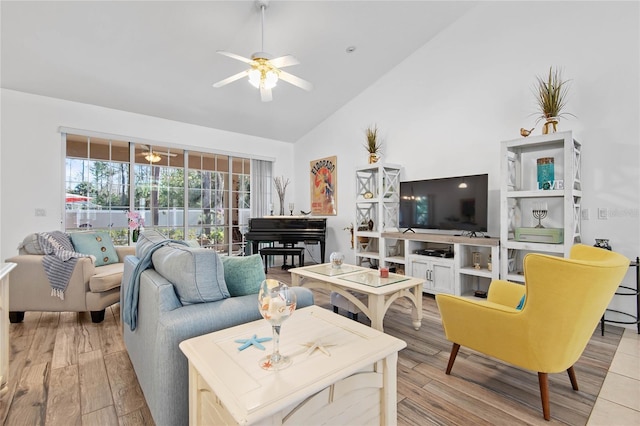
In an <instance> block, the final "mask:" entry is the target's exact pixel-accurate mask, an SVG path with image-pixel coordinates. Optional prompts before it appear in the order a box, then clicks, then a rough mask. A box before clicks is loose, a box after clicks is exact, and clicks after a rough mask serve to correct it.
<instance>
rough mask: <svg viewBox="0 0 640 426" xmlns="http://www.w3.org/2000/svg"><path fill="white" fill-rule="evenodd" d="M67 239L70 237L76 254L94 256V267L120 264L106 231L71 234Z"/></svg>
mask: <svg viewBox="0 0 640 426" xmlns="http://www.w3.org/2000/svg"><path fill="white" fill-rule="evenodd" d="M69 237H71V243H72V244H73V248H74V250H75V251H76V252H78V253H82V254H90V255H93V256H95V258H96V262H95V265H96V266H103V265H110V264H112V263H118V262H120V259H118V253H117V252H116V248H115V247H114V246H113V241H111V236H110V235H109V232H107V231H96V232H72V233H70V234H69Z"/></svg>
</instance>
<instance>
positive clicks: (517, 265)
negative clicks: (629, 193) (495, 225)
mask: <svg viewBox="0 0 640 426" xmlns="http://www.w3.org/2000/svg"><path fill="white" fill-rule="evenodd" d="M580 155H581V144H580V143H579V142H578V141H576V140H575V139H574V138H573V134H572V132H570V131H568V132H558V133H552V134H548V135H540V136H529V137H527V138H520V139H515V140H510V141H504V142H502V146H501V174H502V179H501V187H500V259H501V262H500V264H501V269H500V276H501V277H502V278H503V279H507V280H509V281H515V282H524V275H523V274H522V261H523V258H524V255H526V254H527V253H529V252H538V253H549V254H555V255H557V256H563V257H567V256H568V255H569V251H570V250H571V246H573V244H575V243H578V242H580V203H581V200H582V188H581V182H580V173H581V170H580ZM549 157H551V158H553V159H554V180H553V181H549V182H548V184H547V185H543V187H544V186H547V187H549V189H538V186H539V185H538V164H537V161H538V159H540V158H549ZM540 205H544V206H546V210H547V216H546V217H545V218H543V219H542V220H541V223H542V225H543V227H545V228H548V229H560V230H562V232H563V238H562V241H561V242H558V243H551V242H548V241H547V242H545V241H542V240H541V241H540V242H537V241H532V240H535V239H536V238H541V239H544V238H543V237H530V238H527V239H528V241H524V240H523V238H521V239H520V240H517V239H516V230H517V229H518V228H535V227H536V225H537V224H538V220H537V219H535V218H534V216H533V214H532V211H533V209H534V207H535V208H536V209H539V206H540ZM536 206H538V207H536Z"/></svg>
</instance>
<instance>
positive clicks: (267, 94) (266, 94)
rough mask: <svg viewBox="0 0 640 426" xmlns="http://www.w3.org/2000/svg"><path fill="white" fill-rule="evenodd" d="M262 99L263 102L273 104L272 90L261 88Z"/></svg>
mask: <svg viewBox="0 0 640 426" xmlns="http://www.w3.org/2000/svg"><path fill="white" fill-rule="evenodd" d="M260 99H261V100H262V102H271V100H272V99H273V96H272V95H271V89H266V88H264V87H261V88H260Z"/></svg>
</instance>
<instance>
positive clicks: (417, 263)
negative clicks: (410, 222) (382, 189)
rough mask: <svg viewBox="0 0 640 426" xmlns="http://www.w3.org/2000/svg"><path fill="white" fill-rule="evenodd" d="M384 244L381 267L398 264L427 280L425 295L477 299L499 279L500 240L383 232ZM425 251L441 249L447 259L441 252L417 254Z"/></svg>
mask: <svg viewBox="0 0 640 426" xmlns="http://www.w3.org/2000/svg"><path fill="white" fill-rule="evenodd" d="M380 243H381V250H380V252H381V254H382V259H381V263H380V264H381V265H387V266H394V265H395V266H396V268H398V269H404V272H405V274H406V275H409V276H412V277H416V278H422V279H424V280H425V284H424V286H423V292H425V293H431V294H437V293H448V294H453V295H457V296H473V295H474V294H475V291H477V290H480V291H485V292H486V291H487V290H488V288H489V283H490V282H491V280H494V279H498V277H499V273H500V253H499V247H500V239H499V238H484V237H463V236H456V235H446V234H427V233H408V232H406V233H402V232H383V233H382V238H381V241H380ZM421 250H436V251H438V250H441V251H444V252H445V253H447V254H446V256H447V257H442V256H438V252H436V253H433V254H434V255H433V256H428V255H424V254H418V253H416V252H417V251H421ZM474 252H475V253H479V254H478V255H476V256H477V257H479V262H478V263H479V268H477V267H474V262H473V257H474V256H473V253H474ZM440 253H441V252H440ZM449 256H451V257H449ZM490 260H491V270H489V268H488V264H489V261H490Z"/></svg>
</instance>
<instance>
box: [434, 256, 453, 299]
mask: <svg viewBox="0 0 640 426" xmlns="http://www.w3.org/2000/svg"><path fill="white" fill-rule="evenodd" d="M431 271H432V272H431V286H432V289H433V291H434V292H436V293H448V294H455V285H454V283H455V281H454V277H453V265H452V264H451V262H442V261H438V260H433V261H432V262H431Z"/></svg>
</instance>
